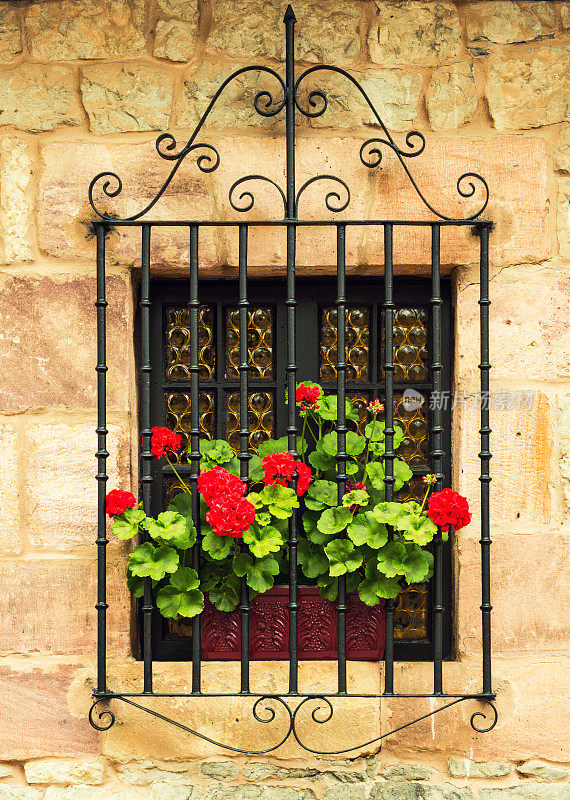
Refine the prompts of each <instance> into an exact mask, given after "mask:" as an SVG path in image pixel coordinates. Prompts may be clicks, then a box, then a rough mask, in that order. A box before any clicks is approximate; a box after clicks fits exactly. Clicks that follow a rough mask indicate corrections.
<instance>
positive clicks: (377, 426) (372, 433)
mask: <svg viewBox="0 0 570 800" xmlns="http://www.w3.org/2000/svg"><path fill="white" fill-rule="evenodd" d="M364 434H365V436H366V438H367V439H370V441H371V442H383V441H384V423H383V422H381V421H380V420H379V419H377V420H374V421H373V422H369V423H368V425H367V426H366V427H365V428H364Z"/></svg>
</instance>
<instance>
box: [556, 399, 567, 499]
mask: <svg viewBox="0 0 570 800" xmlns="http://www.w3.org/2000/svg"><path fill="white" fill-rule="evenodd" d="M557 422H558V425H557V427H558V438H559V442H560V459H559V465H560V477H561V478H562V491H563V493H564V500H565V502H566V509H570V395H568V394H559V395H558V420H557Z"/></svg>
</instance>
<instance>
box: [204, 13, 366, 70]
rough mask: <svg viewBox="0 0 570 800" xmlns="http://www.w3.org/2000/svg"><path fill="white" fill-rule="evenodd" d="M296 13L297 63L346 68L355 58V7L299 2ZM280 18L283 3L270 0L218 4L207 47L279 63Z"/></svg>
mask: <svg viewBox="0 0 570 800" xmlns="http://www.w3.org/2000/svg"><path fill="white" fill-rule="evenodd" d="M295 14H296V16H297V20H298V22H297V25H296V26H295V36H296V57H297V58H298V59H300V60H303V61H316V62H321V61H325V62H328V63H333V64H339V63H340V64H346V63H347V62H352V61H354V60H355V59H357V58H358V55H359V52H360V38H359V33H358V27H359V23H360V12H359V10H358V9H357V8H356V7H355V6H351V5H347V4H346V3H342V2H339V0H334V2H328V3H325V2H322V1H321V0H319V1H318V2H310V0H299V2H298V3H297V4H296V5H295ZM282 17H283V8H282V5H281V4H280V3H278V2H275V0H272V2H267V3H263V4H262V5H260V4H259V3H256V2H252V0H237V1H236V0H220V2H218V3H216V7H215V12H214V23H213V27H212V31H211V33H210V37H209V39H208V47H209V48H210V49H215V50H220V51H223V52H225V53H227V54H228V55H232V56H237V57H246V58H252V57H256V56H263V57H266V58H278V59H283V57H284V39H283V37H279V36H278V35H276V31H278V30H279V25H282ZM244 20H247V25H245V24H244Z"/></svg>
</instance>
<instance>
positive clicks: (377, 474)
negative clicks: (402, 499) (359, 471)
mask: <svg viewBox="0 0 570 800" xmlns="http://www.w3.org/2000/svg"><path fill="white" fill-rule="evenodd" d="M366 472H367V473H368V476H369V478H370V481H371V483H372V486H374V488H375V489H383V488H384V474H385V473H384V464H383V463H382V461H371V462H370V463H369V464H368V465H367V467H366ZM412 475H413V473H412V470H411V469H410V468H409V467H408V465H407V464H406V463H405V462H404V461H400V459H399V458H395V459H394V491H395V492H399V491H400V489H401V488H402V486H403V485H404V484H405V483H406V481H409V480H410V478H411V477H412Z"/></svg>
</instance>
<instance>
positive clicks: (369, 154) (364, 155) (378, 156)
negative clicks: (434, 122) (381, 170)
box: [360, 131, 426, 169]
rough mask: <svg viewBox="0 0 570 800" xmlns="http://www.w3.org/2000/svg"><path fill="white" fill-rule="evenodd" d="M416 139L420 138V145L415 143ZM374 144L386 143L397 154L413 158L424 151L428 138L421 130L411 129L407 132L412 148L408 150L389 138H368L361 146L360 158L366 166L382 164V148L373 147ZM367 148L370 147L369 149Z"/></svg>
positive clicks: (371, 166) (409, 145) (407, 141)
mask: <svg viewBox="0 0 570 800" xmlns="http://www.w3.org/2000/svg"><path fill="white" fill-rule="evenodd" d="M415 139H419V144H418V145H415V144H414V140H415ZM373 144H376V145H386V147H389V148H390V149H391V150H393V151H394V152H395V153H396V154H397V155H400V156H403V157H404V158H413V157H414V156H419V155H420V153H423V151H424V148H425V146H426V140H425V136H424V135H423V133H420V132H419V131H410V132H409V133H407V134H406V144H407V146H408V147H409V148H410V150H408V151H406V150H402V149H401V148H400V147H397V146H396V145H395V144H394V142H390V141H389V140H388V139H380V138H379V137H374V138H372V139H367V140H366V141H365V142H364V143H363V144H362V145H361V147H360V160H361V161H362V163H363V164H364V166H365V167H370V168H371V169H372V168H374V167H378V166H379V165H380V163H381V161H382V155H383V153H382V150H381V149H380V148H379V147H371V145H373ZM367 148H370V149H368V150H367Z"/></svg>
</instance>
